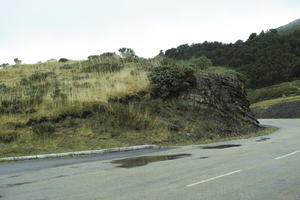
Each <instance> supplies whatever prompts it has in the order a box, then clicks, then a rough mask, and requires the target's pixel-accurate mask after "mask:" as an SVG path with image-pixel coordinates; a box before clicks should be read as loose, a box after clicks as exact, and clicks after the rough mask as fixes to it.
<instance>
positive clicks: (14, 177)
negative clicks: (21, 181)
mask: <svg viewBox="0 0 300 200" xmlns="http://www.w3.org/2000/svg"><path fill="white" fill-rule="evenodd" d="M19 176H21V175H20V174H17V175H13V176H10V177H8V178H15V177H19Z"/></svg>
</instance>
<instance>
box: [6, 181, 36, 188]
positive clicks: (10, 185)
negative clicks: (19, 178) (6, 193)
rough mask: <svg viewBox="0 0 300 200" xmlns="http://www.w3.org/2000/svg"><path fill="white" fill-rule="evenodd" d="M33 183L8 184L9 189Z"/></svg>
mask: <svg viewBox="0 0 300 200" xmlns="http://www.w3.org/2000/svg"><path fill="white" fill-rule="evenodd" d="M30 183H32V182H23V183H14V184H7V185H6V186H7V187H14V186H19V185H25V184H30Z"/></svg>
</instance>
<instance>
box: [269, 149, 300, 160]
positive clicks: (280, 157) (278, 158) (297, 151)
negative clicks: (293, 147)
mask: <svg viewBox="0 0 300 200" xmlns="http://www.w3.org/2000/svg"><path fill="white" fill-rule="evenodd" d="M296 153H300V150H299V151H295V152H293V153H289V154H286V155H283V156H279V157H277V158H274V159H275V160H279V159H281V158H285V157H288V156H291V155H294V154H296Z"/></svg>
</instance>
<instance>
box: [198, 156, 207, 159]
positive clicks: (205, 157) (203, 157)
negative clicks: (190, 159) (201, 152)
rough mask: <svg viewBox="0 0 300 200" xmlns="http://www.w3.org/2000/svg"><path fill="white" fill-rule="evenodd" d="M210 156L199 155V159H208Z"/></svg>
mask: <svg viewBox="0 0 300 200" xmlns="http://www.w3.org/2000/svg"><path fill="white" fill-rule="evenodd" d="M207 158H209V157H208V156H202V157H199V159H207Z"/></svg>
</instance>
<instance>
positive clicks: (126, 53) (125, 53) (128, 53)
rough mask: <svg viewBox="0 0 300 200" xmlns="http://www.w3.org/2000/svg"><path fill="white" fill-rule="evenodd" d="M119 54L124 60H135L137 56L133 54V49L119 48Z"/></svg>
mask: <svg viewBox="0 0 300 200" xmlns="http://www.w3.org/2000/svg"><path fill="white" fill-rule="evenodd" d="M119 53H120V55H121V56H122V57H123V58H126V59H133V58H137V56H136V55H135V52H134V50H133V49H131V48H125V47H123V48H120V49H119Z"/></svg>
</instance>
